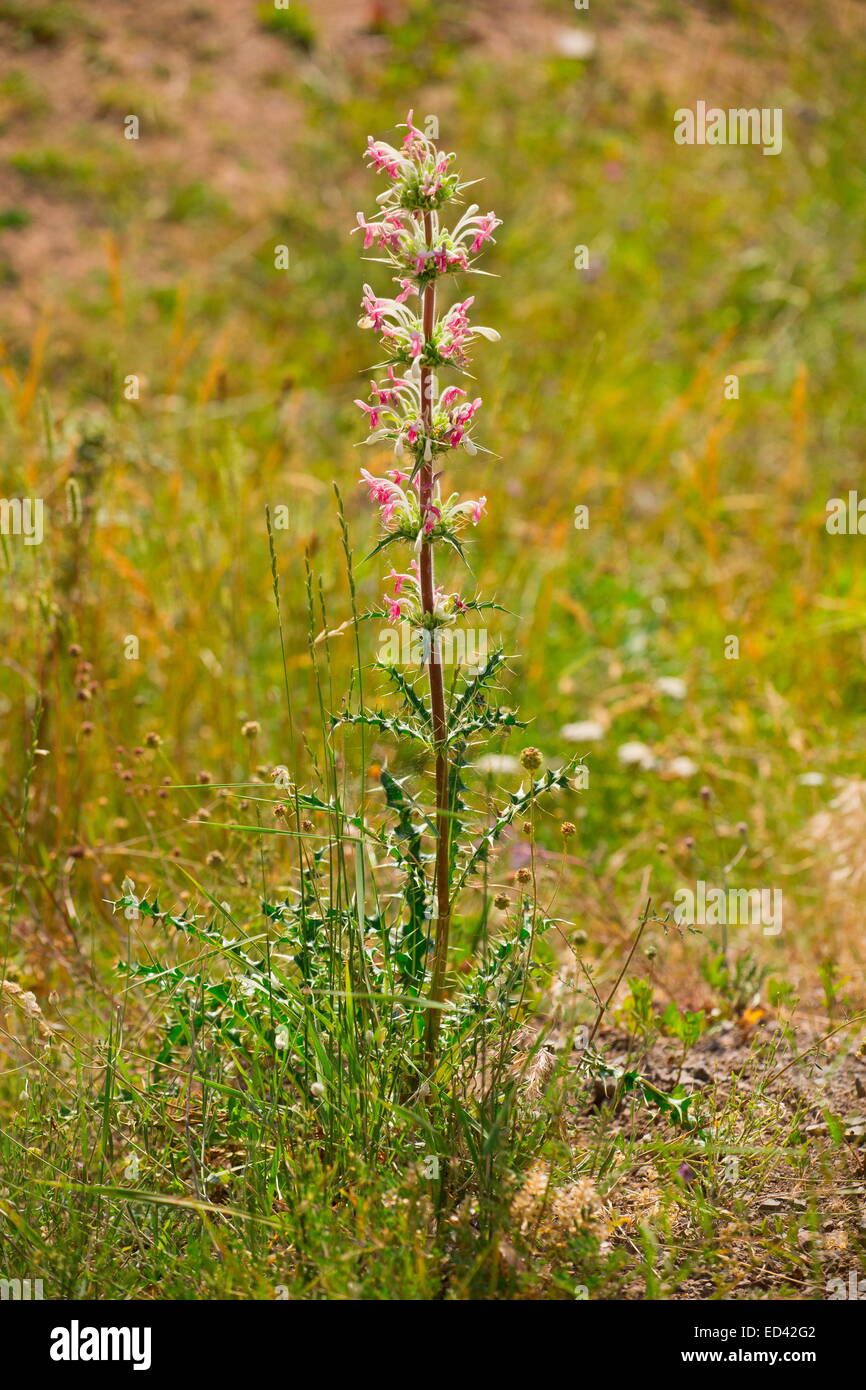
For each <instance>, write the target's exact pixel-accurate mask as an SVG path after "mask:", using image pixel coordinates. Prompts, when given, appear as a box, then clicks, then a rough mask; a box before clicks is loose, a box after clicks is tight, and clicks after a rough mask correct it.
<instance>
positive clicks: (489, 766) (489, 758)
mask: <svg viewBox="0 0 866 1390" xmlns="http://www.w3.org/2000/svg"><path fill="white" fill-rule="evenodd" d="M475 766H476V768H477V769H478V771H479V772H494V773H501V774H504V773H508V772H519V771H520V763H519V762H518V761H517V759H516V758H513V757H512V756H511V754H510V753H485V755H484V757H483V758H479V759H478V762H477V763H476V764H475Z"/></svg>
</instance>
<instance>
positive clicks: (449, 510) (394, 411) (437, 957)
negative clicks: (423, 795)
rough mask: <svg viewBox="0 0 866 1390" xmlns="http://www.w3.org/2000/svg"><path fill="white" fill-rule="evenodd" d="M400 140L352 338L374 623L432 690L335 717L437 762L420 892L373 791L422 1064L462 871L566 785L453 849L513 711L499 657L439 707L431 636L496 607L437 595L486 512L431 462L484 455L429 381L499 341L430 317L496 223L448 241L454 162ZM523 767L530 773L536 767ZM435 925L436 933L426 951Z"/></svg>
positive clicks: (365, 232)
mask: <svg viewBox="0 0 866 1390" xmlns="http://www.w3.org/2000/svg"><path fill="white" fill-rule="evenodd" d="M403 129H405V135H404V137H403V141H402V145H401V146H400V147H399V148H398V147H396V146H394V145H390V144H387V143H385V142H384V141H381V140H374V139H373V138H372V137H371V138H370V139H369V141H368V145H367V158H368V160H369V161H370V164H371V165H372V167H373V168H374V169H375V170H377V171H378V172H379V173H381V174H383V175H384V176H385V178H386V180H387V183H386V187H385V190H384V191H383V192H382V193H381V194H380V195H379V198H378V200H377V201H378V213H377V215H376V216H375V217H371V218H369V219H368V218H367V217H365V216H364V214H363V213H358V225H357V227H356V228H355V229H354V230H355V231H360V232H361V233H362V236H363V244H364V249H365V250H368V251H369V250H372V249H376V250H378V251H381V252H382V253H383V254H382V256H381V257H378V258H376V259H378V260H380V261H382V262H384V263H385V264H386V265H388V266H389V267H390V268H391V269H392V270H393V271H394V272H395V273H394V280H395V282H396V285H397V292H396V293H395V295H394V296H393V297H391V298H380V297H379V296H378V295H376V294H375V293H374V291H373V289H372V288H371V286H370V285H366V284H365V285H364V289H363V297H362V301H361V307H362V314H361V318H360V320H359V324H360V327H362V328H367V329H371V330H372V331H373V332H375V333H377V334H378V335H379V338H380V341H381V345H382V348H383V350H384V353H385V357H384V360H383V361H382V362H381V363H379V364H378V367H377V368H376V369H374V370H377V371H378V372H379V373H380V375H379V376H378V377H377V379H374V380H373V381H371V383H370V394H369V399H368V400H367V401H363V400H358V401H357V402H356V404H357V405H358V406H359V407H360V409H361V410H362V411H363V412H364V414H365V415H366V416H367V424H368V429H369V434H368V438H367V442H368V443H370V444H382V443H384V442H387V443H389V444H390V445H391V447H392V448H393V451H394V455H395V458H396V460H397V466H396V467H395V468H393V469H391V470H390V471H388V472H387V473H386V474H385V475H384V476H375V475H374V474H372V473H370V472H369V471H368V470H367V469H362V470H361V479H362V482H363V483H365V484H366V485H367V487H368V488H369V495H370V499H371V500H372V501H373V502H374V503H375V504H376V505H377V506H378V507H379V517H380V521H381V525H382V536H381V539H380V540H379V543H378V545H377V546H376V549H375V550H374V552H373V553H374V554H375V553H376V552H377V551H379V550H381V549H383V548H384V547H385V546H391V545H394V544H397V543H400V542H403V543H405V544H406V545H407V546H409V547H410V549H411V552H412V558H411V559H410V560H409V562H408V564H407V566H406V567H405V568H403V569H401V570H397V569H392V570H391V573H390V575H389V576H388V578H389V579H390V580H391V581H392V582H393V592H392V593H389V594H388V595H387V596H386V598H385V601H384V604H385V606H384V610H383V613H382V614H381V615H380V616H384V617H386V618H388V620H389V621H390V622H392V623H393V622H400V623H408V624H409V626H410V629H414V630H415V631H416V632H421V633H423V634H426V637H427V638H428V639H432V640H426V641H424V642H422V643H421V644H420V650H421V651H422V652H423V654H424V656H423V660H424V663H425V665H426V669H427V677H428V681H429V709H428V708H427V706H426V704H425V702H424V700H423V699H422V698H421V696H420V695H419V694H418V692H417V691H416V690H415V688H414V686H413V685H411V684H410V682H408V681H407V680H406V678H405V677H404V675H403V674H402V673H401V672H399V671H397V670H396V669H395V668H394V667H391V666H388V665H386V664H384V663H380V666H381V668H382V669H383V670H385V671H386V672H387V673H388V674H389V675H390V676H391V678H392V679H393V681H394V683H395V685H396V686H397V689H398V691H399V692H400V694H401V696H402V697H403V700H404V703H405V705H406V713H407V718H404V719H401V720H393V719H389V718H387V717H386V716H385V715H383V714H382V713H380V712H373V711H369V710H362V711H361V712H360V713H358V714H354V715H351V714H347V713H344V714H342V715H340V716H339V717H338V718H337V719H336V720H335V722H336V723H339V722H358V723H367V724H371V725H373V726H375V727H376V728H378V729H380V730H388V731H390V732H393V733H396V734H397V735H398V736H400V737H403V738H405V737H406V736H411V737H413V738H415V739H417V740H418V741H420V742H421V743H423V744H425V745H426V746H427V747H428V748H429V749H430V750H431V752H432V753H433V755H434V757H435V770H436V809H435V815H434V816H433V817H431V818H430V819H429V820H428V822H427V823H428V825H430V824H431V823H432V826H433V829H434V836H433V838H434V842H435V848H434V853H433V855H432V860H433V875H432V883H430V884H428V883H427V880H426V872H424V878H423V882H421V881H419V873H421V872H422V871H423V866H424V864H425V863H426V862H427V860H428V859H429V858H430V857H431V856H429V855H428V856H425V855H424V852H423V850H422V849H421V847H420V844H416V841H417V839H418V836H417V833H416V831H415V830H414V829H413V827H412V816H411V812H410V810H409V809H407V805H406V803H404V802H403V801H401V800H399V799H398V793H397V790H396V788H397V784H396V783H395V781H394V779H393V778H390V777H389V780H388V781H387V783H386V782H384V781H383V786H385V790H386V796H387V797H388V803H389V805H391V806H392V809H396V810H398V812H399V814H400V817H401V830H400V832H399V834H400V837H402V838H403V839H408V840H409V841H410V842H411V844H412V845H413V846H414V849H413V852H412V855H411V856H410V857H409V858H408V859H407V860H406V863H404V865H403V867H404V869H405V870H406V872H407V883H408V893H407V895H406V897H407V904H408V906H409V911H410V918H409V922H408V924H407V927H406V933H405V937H406V942H405V943H404V946H405V949H404V950H403V952H402V954H401V959H402V960H404V961H405V962H406V984H407V987H408V988H409V989H410V990H412V991H414V992H415V993H420V992H421V991H422V990H423V988H424V985H425V983H429V991H428V995H427V997H428V1002H429V1004H430V1008H429V1011H428V1016H427V1027H426V1033H427V1045H428V1052H429V1053H430V1054H432V1052H433V1050H434V1049H435V1045H436V1041H437V1037H438V1032H439V1028H440V1017H441V1013H442V1001H443V999H444V991H445V979H446V971H447V962H448V942H449V929H450V918H451V905H452V900H453V896H454V894H455V893H456V891H458V890H459V889H460V887H462V885H463V884H464V883H465V881H466V879H467V876H468V875H469V873H470V872H471V871H472V869H473V868H476V867H477V866H478V865H479V864H480V863H483V861H484V859H485V858H486V854H487V851H488V850H489V848H490V846H491V845H492V844H493V843H494V841H495V840H496V839H497V838H498V836H499V835H500V834H501V833H502V831H503V830H504V828H505V826H506V825H507V824H509V823H510V822H511V820H512V819H513V817H514V816H515V815H517V814H518V813H520V812H521V811H525V810H526V808H527V807H528V806H529V805H531V804H532V802H533V801H534V799H535V797H536V796H537V795H538V794H539V793H540V792H541V791H544V790H546V788H547V787H549V786H552V785H559V786H564V785H567V780H566V776H565V775H564V773H562V772H557V773H553V772H548V773H545V774H543V775H542V776H541V777H540V778H539V779H538V780H537V781H530V785H529V788H528V789H526V790H524V789H521V791H520V793H518V794H517V795H516V796H514V797H512V802H511V805H510V806H509V807H508V808H506V811H505V813H503V814H502V815H500V816H499V818H498V819H497V821H496V822H495V823H494V826H493V827H492V828H490V827H488V828H487V829H486V830H485V831H484V833H483V834H482V836H481V839H480V841H479V842H478V843H476V844H474V845H472V844H469V845H466V844H465V843H464V842H463V841H462V839H461V837H460V831H461V830H462V828H463V819H464V813H465V812H466V810H467V807H466V804H465V802H464V800H463V797H462V793H463V792H464V791H465V787H464V785H463V782H462V780H461V769H462V767H463V766H464V764H465V763H466V760H467V756H468V753H467V750H468V748H469V747H470V745H471V743H472V740H473V738H474V736H475V735H477V734H478V733H483V732H487V733H488V734H489V733H492V732H501V731H505V730H507V729H508V728H510V727H513V726H515V725H517V724H518V720H517V718H516V716H515V715H514V714H513V713H512V712H511V711H510V710H507V709H500V708H495V707H491V706H489V705H488V704H487V698H486V696H487V688H488V687H489V685H490V684H491V682H492V681H493V680H494V679H495V677H496V675H497V673H498V672H499V671H500V670H501V667H502V666H503V665H504V662H505V656H504V654H503V653H502V651H501V650H498V651H495V652H493V653H492V655H491V656H490V657H489V658H488V659H487V660H486V661H485V662H484V664H483V666H481V667H480V669H477V670H476V671H475V672H474V674H472V675H471V678H470V676H469V675H468V674H467V675H463V676H462V686H461V683H460V680H458V678H457V676H455V680H454V683H453V686H452V690H451V692H450V701H449V702H446V698H445V686H444V680H443V670H442V647H441V644H440V642H439V639H438V630H439V629H440V628H443V627H445V626H446V625H450V624H453V623H455V622H456V620H457V619H458V618H459V617H460V616H461V615H464V614H466V613H467V612H469V611H470V610H472V611H478V610H480V609H481V608H492V607H495V605H494V604H487V603H485V604H482V603H480V602H478V601H477V600H475V599H472V600H468V601H467V600H464V599H463V598H461V596H460V595H459V594H458V593H454V592H448V591H447V590H446V589H445V588H444V586H442V585H439V584H437V583H436V578H435V573H434V552H435V549H436V546H437V545H439V544H440V543H445V544H446V545H447V546H448V547H450V548H451V549H453V550H455V551H457V553H458V554H459V555H460V556H461V557H462V556H463V550H462V545H461V532H462V531H463V530H464V529H465V528H466V527H467V526H470V525H471V526H475V525H477V524H478V522H479V521H480V520H481V517H482V516H483V515H484V512H485V510H486V506H487V499H486V497H484V496H480V497H478V498H477V499H475V498H463V499H462V498H461V497H460V494H459V493H457V492H451V493H448V494H445V493H444V491H443V488H442V473H441V471H437V469H436V466H435V465H436V462H437V460H438V459H440V458H441V456H443V455H446V454H449V453H451V452H452V451H456V450H458V449H462V450H464V451H465V453H466V454H468V455H469V456H470V457H474V456H476V455H477V454H478V453H479V452H484V453H488V452H489V451H488V450H486V449H485V450H482V446H481V445H479V444H478V443H477V441H476V439H475V437H474V425H475V418H476V416H477V413H478V411H479V409H480V407H481V403H482V402H481V397H480V396H470V394H469V392H468V391H467V390H466V389H464V387H462V386H460V385H458V384H457V383H455V382H453V381H451V382H447V383H443V384H440V382H439V380H438V373H439V372H440V371H445V370H447V371H452V372H457V373H465V370H466V367H467V364H468V362H469V354H470V352H471V349H472V347H473V345H474V343H475V341H476V340H477V339H479V338H484V339H487V340H488V341H491V342H495V341H496V340H497V339H498V337H499V334H498V333H497V332H496V331H495V330H494V329H492V328H487V327H480V326H478V325H473V324H472V323H471V322H470V319H469V312H470V310H471V309H472V307H473V304H474V298H473V296H471V295H470V296H468V297H465V298H458V299H455V301H454V302H453V303H452V304H451V305H450V307H449V308H447V309H446V310H445V311H444V312H443V313H441V314H439V315H438V316H437V312H436V293H437V286H438V282H439V281H440V280H442V279H444V278H445V277H446V276H449V275H453V274H456V273H459V274H474V273H480V272H478V271H477V270H476V266H475V259H476V257H477V256H478V254H479V252H480V251H481V249H482V248H483V247H484V245H485V244H486V243H487V242H490V241H492V240H493V233H494V231H495V230H496V228H497V227H498V226H500V221H499V218H498V217H496V215H495V214H494V213H493V212H487V213H481V212H480V210H479V208H478V205H477V204H472V205H471V206H470V207H468V208H467V209H466V211H465V212H464V213H463V214H462V216H461V217H460V218H459V219H458V220H457V222H456V223H455V224H454V226H453V227H450V228H449V227H448V226H447V225H446V224H445V222H444V221H443V220H441V217H440V211H441V209H442V208H443V207H444V206H445V204H446V203H449V202H452V201H456V200H459V199H460V198H461V195H462V192H463V190H464V188H465V187H466V186H467V185H466V184H465V183H463V181H462V180H461V179H460V176H459V175H458V174H457V173H456V172H455V170H454V169H453V167H452V166H453V161H454V155H453V154H446V153H444V152H443V151H440V150H439V149H438V148H437V147H436V145H435V144H434V143H433V141H432V140H430V139H429V138H428V137H427V135H425V134H424V133H423V132H422V131H420V130H419V129H418V128H417V126H416V125H415V124H414V122H413V119H412V112H411V111H410V112H409V115H408V117H407V119H406V124H405V127H403ZM468 669H469V668H468V667H467V670H468ZM412 721H414V723H413V722H412ZM524 766H526V767H527V768H530V769H531V768H534V767H536V766H537V764H536V763H525V764H524ZM384 776H385V774H383V778H384ZM394 853H395V857H396V858H398V859H399V858H400V856H401V854H403V851H402V850H401V849H400V848H399V846H395V851H394ZM404 857H405V856H404ZM428 889H429V895H428ZM434 903H435V910H434V907H433V904H434ZM431 920H435V933H434V934H433V939H432V940H431V939H430V934H429V929H430V922H431ZM406 943H408V944H406ZM431 951H432V965H430V969H429V977H428V955H429V953H430V952H431Z"/></svg>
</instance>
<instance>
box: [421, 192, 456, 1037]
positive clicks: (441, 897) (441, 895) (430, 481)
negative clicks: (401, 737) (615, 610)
mask: <svg viewBox="0 0 866 1390" xmlns="http://www.w3.org/2000/svg"><path fill="white" fill-rule="evenodd" d="M432 230H433V227H432V218H431V216H430V214H429V213H426V212H425V214H424V239H425V241H426V242H427V245H428V246H429V245H430V242H431V239H432ZM422 313H423V333H424V342H425V344H426V343H429V342H431V341H432V338H433V325H434V322H435V314H436V288H435V284H434V282H432V281H431V282H430V284H428V285H427V286H425V289H424V294H423V309H422ZM432 392H433V370H432V368H431V367H422V368H421V421H422V423H423V426H424V434H425V436H426V439H429V438H430V437H431V435H432V433H433V400H432ZM433 487H434V476H433V457H432V451H431V454H430V457H429V459H428V458H425V459H424V462H423V463H422V465H421V472H420V475H419V499H420V503H421V517H422V523H423V521H424V520H425V519H426V516H427V508H428V506H430V504H431V502H432V499H433ZM420 570H421V576H420V577H421V607H422V609H423V611H424V613H428V614H432V612H433V608H434V596H433V595H434V590H435V587H436V584H435V577H434V572H433V546H432V545H430V544H428V543H426V542H425V543H423V544H422V546H421V556H420ZM428 631H429V634H430V639H431V641H430V659H429V661H428V664H427V671H428V675H429V678H430V712H431V715H432V719H433V741H434V743H435V745H436V866H435V880H436V934H435V938H434V947H433V969H432V974H431V978H430V995H429V999H430V1002H431V1004H433V1005H434V1007H433V1008H431V1009H428V1011H427V1028H426V1037H427V1053H428V1057H431V1058H432V1056H433V1054H434V1053H435V1050H436V1043H437V1040H438V1036H439V1022H440V1016H441V1010H440V1009H439V1008H438V1007H435V1006H436V1005H438V1004H439V1003H441V1001H442V998H443V995H444V992H445V973H446V969H447V966H448V936H449V930H450V923H451V904H450V902H449V896H450V888H449V862H450V858H451V854H450V839H451V827H450V820H451V818H450V815H449V806H448V801H449V796H448V754H447V751H446V743H445V739H446V735H447V722H446V718H445V682H444V680H443V676H442V663H441V660H440V652H439V645H438V642H437V640H436V629H435V628H434V627H432V626H431V627H430V628H429V629H428Z"/></svg>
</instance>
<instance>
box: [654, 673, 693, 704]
mask: <svg viewBox="0 0 866 1390" xmlns="http://www.w3.org/2000/svg"><path fill="white" fill-rule="evenodd" d="M656 690H657V691H658V692H659V694H660V695H670V697H671V699H672V700H684V699H685V698H686V695H687V694H688V687H687V686H686V683H685V681H683V680H680V678H679V676H659V678H658V680H657V681H656Z"/></svg>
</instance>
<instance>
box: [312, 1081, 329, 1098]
mask: <svg viewBox="0 0 866 1390" xmlns="http://www.w3.org/2000/svg"><path fill="white" fill-rule="evenodd" d="M324 1094H325V1088H324V1086H323V1085H322V1083H321V1081H314V1082H313V1084H312V1086H311V1087H310V1095H311V1096H315V1097H316V1099H317V1100H321V1098H322V1096H323V1095H324Z"/></svg>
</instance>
